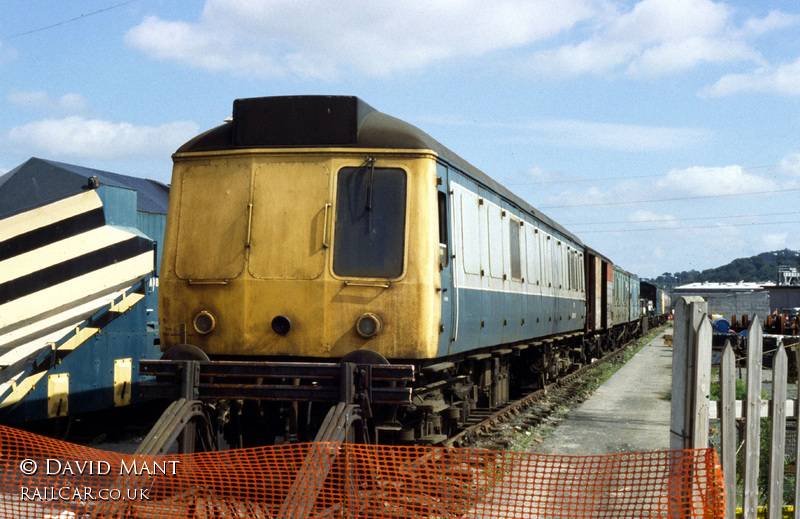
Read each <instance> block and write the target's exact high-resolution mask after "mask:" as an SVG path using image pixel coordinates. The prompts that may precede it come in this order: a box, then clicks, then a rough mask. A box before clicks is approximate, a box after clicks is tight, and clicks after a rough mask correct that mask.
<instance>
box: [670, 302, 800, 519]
mask: <svg viewBox="0 0 800 519" xmlns="http://www.w3.org/2000/svg"><path fill="white" fill-rule="evenodd" d="M747 334H748V335H747V355H746V363H747V393H746V397H745V400H744V401H743V402H741V404H742V405H741V412H742V415H743V418H738V417H737V402H736V394H735V387H736V385H735V381H736V368H737V362H736V359H735V355H734V350H733V348H732V347H731V345H730V343H727V344H726V345H725V347H724V350H723V353H722V358H721V362H720V369H719V378H720V380H719V382H720V402H719V404H718V406H716V407H717V409H716V411H717V413H714V414H716V415H717V416H718V417H719V420H720V423H719V432H720V463H721V465H722V473H723V476H724V478H725V494H726V507H725V509H726V517H729V518H734V517H736V490H737V489H736V455H737V452H739V449H740V448H742V447H741V446H740V445H739V439H738V435H737V419H738V420H742V419H743V420H744V444H743V449H744V451H743V452H744V454H743V457H744V463H743V474H742V479H743V500H742V503H743V506H742V516H743V517H744V518H745V519H756V517H757V514H758V500H759V488H758V479H759V477H758V476H759V457H760V455H761V452H760V450H761V417H762V407H763V405H764V402H762V399H761V380H762V355H763V334H762V330H761V324H760V321H759V319H758V318H755V319H754V320H753V322H752V323H751V324H750V327H749V328H748V331H747ZM711 339H712V333H711V322H710V320H709V318H708V315H707V306H706V303H705V302H704V301H703V300H702V298H699V297H681V298H679V299H678V301H677V302H676V306H675V332H674V342H673V349H674V350H673V371H672V417H671V425H670V431H671V439H670V448H672V449H685V448H698V447H705V446H708V431H709V425H708V424H709V392H710V388H711V357H712V351H711ZM792 354H793V355H796V356H797V359H798V364H797V365H798V366H800V349H797V348H795V350H794V351H793V353H792ZM772 364H773V365H772V397H771V398H770V399H769V401H768V402H767V406H768V409H769V411H768V413H767V415H768V417H769V421H770V424H771V434H770V440H769V447H770V448H769V473H768V480H767V481H768V484H767V491H766V494H767V499H766V506H767V516H766V517H768V518H770V519H772V518H775V519H777V518H781V517H784V515H783V494H784V479H785V462H786V452H785V450H786V449H785V446H786V416H787V408H789V409H790V413H789V414H791V415H794V416H795V417H798V414H799V413H798V408H797V400H796V399H795V400H789V401H788V403H787V398H786V394H787V382H788V381H787V378H788V362H787V353H786V349H785V347H784V345H783V343H782V342H781V341H779V342H778V349H777V351H776V352H775V355H774V358H773V363H772ZM793 382H794V381H793ZM795 427H796V428H797V430H796V433H797V435H798V436H797V438H798V439H800V419H796V420H795ZM790 457H792V458H794V460H795V468H794V477H795V482H796V483H797V482H798V481H800V463H797V460H798V459H800V440H798V441H796V442H795V446H794V449H793V452H791V453H790ZM798 508H800V485H798V484H795V495H794V510H798ZM795 517H800V516H798V515H795Z"/></svg>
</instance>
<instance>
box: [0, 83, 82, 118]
mask: <svg viewBox="0 0 800 519" xmlns="http://www.w3.org/2000/svg"><path fill="white" fill-rule="evenodd" d="M6 99H7V101H8V102H9V103H11V104H12V105H15V106H21V107H24V108H34V109H37V110H43V111H46V112H48V113H57V114H60V115H76V114H84V113H86V112H87V111H88V109H89V102H88V101H87V100H86V98H85V97H84V96H82V95H81V94H66V95H63V96H61V97H59V98H56V99H54V98H53V97H52V96H50V94H48V93H47V92H45V91H43V90H30V91H28V90H19V89H16V88H12V89H11V90H10V91H9V92H8V95H7V96H6Z"/></svg>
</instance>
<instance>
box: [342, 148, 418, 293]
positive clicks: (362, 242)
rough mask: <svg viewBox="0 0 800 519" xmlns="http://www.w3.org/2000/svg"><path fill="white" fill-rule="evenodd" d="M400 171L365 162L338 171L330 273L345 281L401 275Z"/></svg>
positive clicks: (402, 189)
mask: <svg viewBox="0 0 800 519" xmlns="http://www.w3.org/2000/svg"><path fill="white" fill-rule="evenodd" d="M405 225H406V173H405V171H403V170H402V169H398V168H373V167H371V165H369V164H367V165H365V166H361V167H355V168H353V167H348V168H342V169H341V170H339V177H338V182H337V195H336V226H335V228H334V249H333V271H334V272H335V273H336V274H338V275H340V276H346V277H369V278H396V277H399V276H400V275H401V274H402V273H403V255H404V252H405Z"/></svg>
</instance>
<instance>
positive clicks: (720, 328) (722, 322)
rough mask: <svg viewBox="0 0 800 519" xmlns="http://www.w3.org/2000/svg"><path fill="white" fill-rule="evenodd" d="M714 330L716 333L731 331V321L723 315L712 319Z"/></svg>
mask: <svg viewBox="0 0 800 519" xmlns="http://www.w3.org/2000/svg"><path fill="white" fill-rule="evenodd" d="M713 324H714V331H715V332H716V333H728V332H729V331H731V323H729V322H728V320H727V319H725V318H723V317H718V318H716V319H714V323H713Z"/></svg>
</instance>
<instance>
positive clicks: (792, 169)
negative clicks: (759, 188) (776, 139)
mask: <svg viewBox="0 0 800 519" xmlns="http://www.w3.org/2000/svg"><path fill="white" fill-rule="evenodd" d="M778 168H779V170H780V171H781V172H782V173H785V174H787V175H794V176H797V177H800V153H790V154H789V155H787V156H786V157H784V158H783V159H781V163H780V164H779V165H778Z"/></svg>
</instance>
